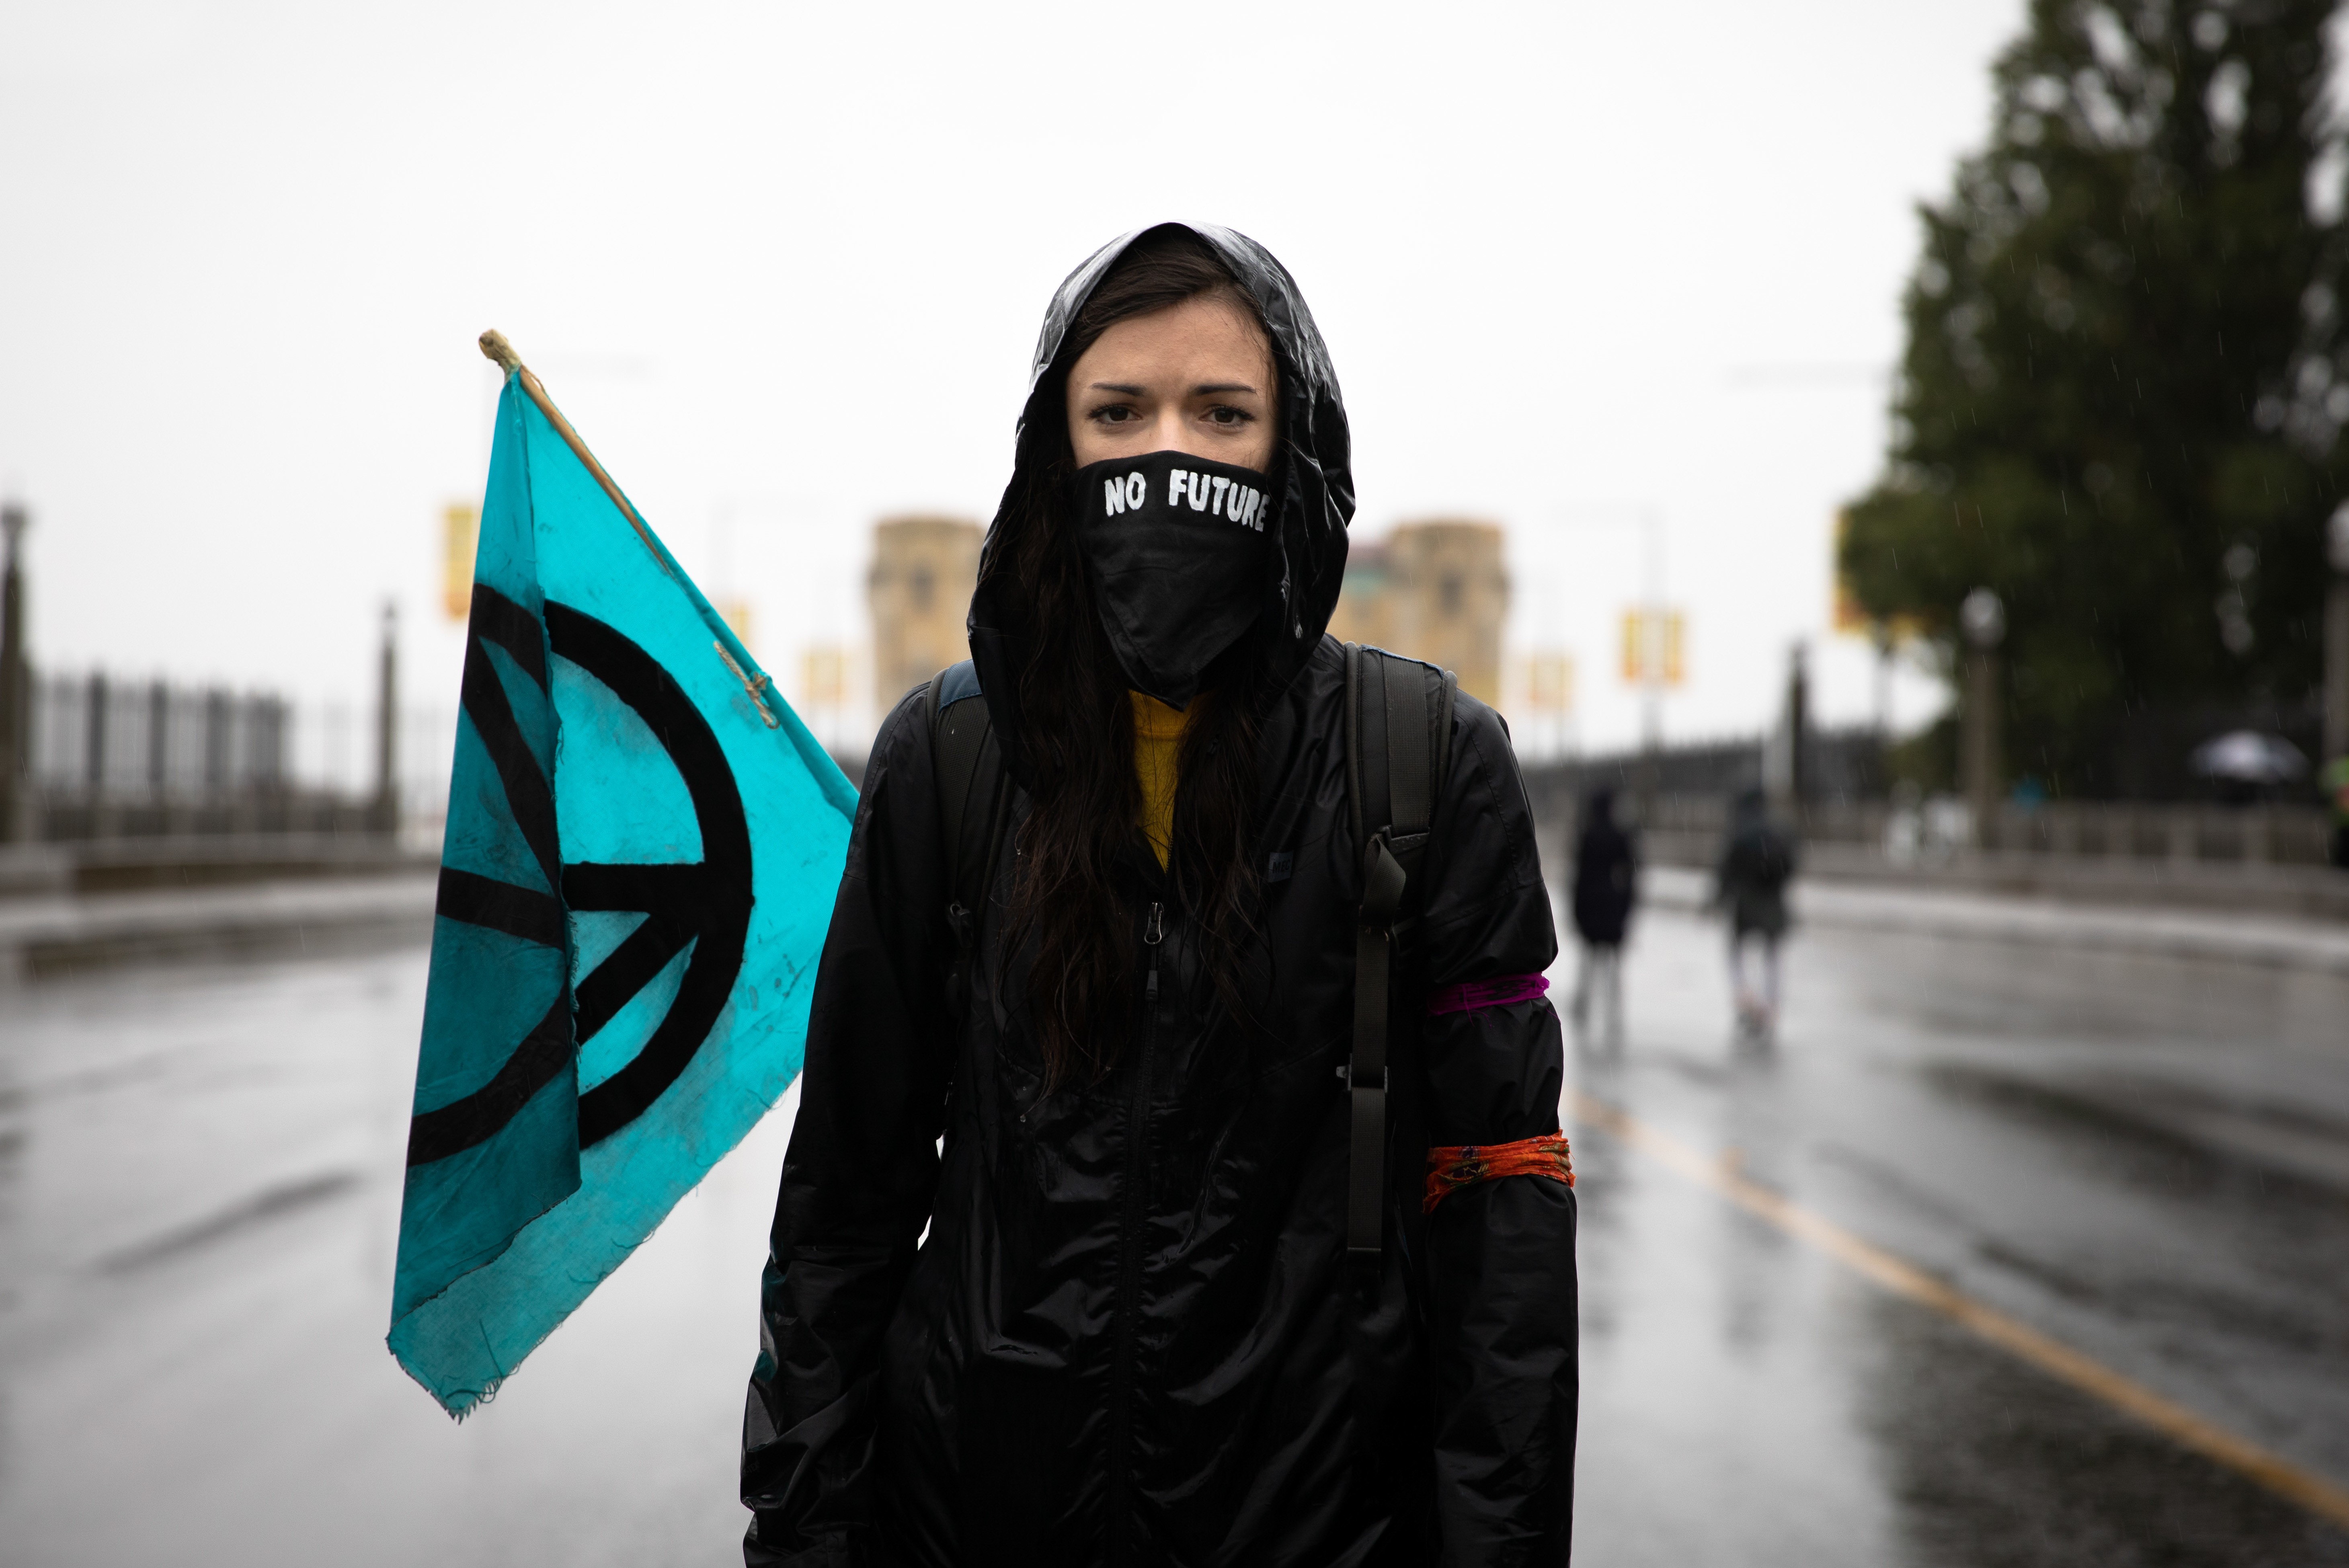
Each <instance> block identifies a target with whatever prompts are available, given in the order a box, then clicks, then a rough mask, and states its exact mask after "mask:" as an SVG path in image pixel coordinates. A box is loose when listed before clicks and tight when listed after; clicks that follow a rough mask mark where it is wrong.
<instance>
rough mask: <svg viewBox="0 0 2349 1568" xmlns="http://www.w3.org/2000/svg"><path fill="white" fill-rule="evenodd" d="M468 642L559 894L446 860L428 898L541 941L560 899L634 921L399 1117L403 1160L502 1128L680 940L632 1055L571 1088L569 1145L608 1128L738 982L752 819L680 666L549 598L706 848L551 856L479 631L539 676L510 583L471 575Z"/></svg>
mask: <svg viewBox="0 0 2349 1568" xmlns="http://www.w3.org/2000/svg"><path fill="white" fill-rule="evenodd" d="M546 640H547V642H548V643H549V644H551V645H552V646H553V648H554V651H555V652H556V653H558V654H560V655H562V656H563V657H564V658H565V659H570V660H571V661H572V662H573V663H574V664H576V665H578V666H579V667H580V668H581V669H582V670H585V671H586V672H587V673H588V674H590V675H592V676H594V677H595V679H596V680H600V681H602V682H603V683H604V684H605V686H606V687H607V688H609V689H610V691H612V693H613V695H615V696H616V697H617V698H619V700H620V701H623V702H625V703H626V704H627V705H628V707H629V708H631V709H633V710H634V711H635V712H636V716H637V717H638V718H639V719H641V720H643V721H644V723H645V727H646V728H647V729H648V730H649V731H651V732H652V733H653V736H654V738H655V739H656V740H657V741H658V742H660V744H661V746H662V748H663V750H664V751H666V752H667V754H668V758H669V761H670V763H672V764H674V765H675V767H676V768H677V772H678V777H679V778H680V779H682V780H683V781H684V783H685V788H686V793H687V794H688V796H689V797H690V798H691V800H692V802H693V812H694V817H695V820H696V822H697V823H698V826H699V828H700V832H701V858H700V859H699V860H698V861H694V862H689V863H678V862H637V863H629V864H608V863H603V862H595V861H582V862H574V863H572V864H569V865H564V864H563V863H562V859H561V851H560V848H559V846H558V845H557V843H556V839H555V830H554V786H553V784H552V782H551V781H550V780H549V779H548V778H547V777H546V775H545V774H544V773H543V771H542V770H541V769H540V768H539V765H538V762H537V759H536V758H535V757H534V756H533V754H532V753H531V750H530V747H529V745H528V744H527V742H525V741H524V740H523V733H522V730H521V727H520V725H518V724H517V723H516V722H515V721H514V717H513V711H512V706H511V705H510V704H509V703H508V702H507V701H506V693H505V688H504V686H503V684H502V682H501V681H500V680H499V679H498V674H497V670H496V669H495V668H494V667H493V666H492V664H491V662H490V659H489V651H488V647H487V644H489V643H495V644H496V645H497V646H498V647H499V648H501V649H504V650H505V652H506V653H507V654H508V655H510V656H511V657H512V659H513V660H514V662H515V663H516V664H517V665H519V666H520V667H521V668H522V669H523V670H524V671H525V672H526V673H527V674H528V675H529V676H530V677H531V679H532V680H534V681H535V682H537V684H538V686H539V688H540V690H542V691H544V690H546V687H547V672H546V667H545V660H544V659H543V656H542V654H541V651H540V646H541V645H540V642H539V635H538V623H537V621H536V619H535V618H533V616H532V615H531V613H530V612H529V611H528V610H526V609H524V608H523V607H521V606H520V605H518V604H515V603H514V602H513V601H512V599H509V598H507V597H504V596H503V595H502V594H499V593H496V592H495V591H493V590H492V589H489V588H485V587H480V586H479V585H476V586H475V587H474V589H473V613H472V624H471V637H470V639H468V642H467V646H466V650H465V677H464V707H465V714H466V717H468V718H470V719H471V721H472V722H473V729H474V732H475V733H477V734H478V735H480V737H481V742H482V745H483V746H484V748H485V749H486V750H487V751H488V753H489V754H490V760H491V762H492V764H493V765H495V767H496V768H497V771H498V777H499V780H500V782H501V783H502V784H503V785H504V789H505V796H506V802H507V804H508V805H509V806H510V807H511V808H512V813H513V818H514V823H515V825H516V826H518V827H519V828H520V829H521V830H522V835H523V840H524V841H525V842H526V843H527V844H528V846H529V848H530V851H531V854H532V856H533V857H534V858H535V859H536V860H537V861H538V864H539V868H540V870H541V871H542V872H543V874H544V875H545V877H546V878H547V882H548V885H549V886H560V887H561V888H562V889H563V902H562V903H561V904H558V903H556V901H555V900H554V899H553V898H549V897H547V896H546V895H545V894H544V893H542V892H539V891H538V890H536V889H535V888H523V887H517V886H515V885H514V884H512V883H510V882H501V881H499V880H497V879H495V878H493V877H481V876H478V875H475V874H473V873H471V872H467V871H460V870H456V869H454V868H452V867H445V866H444V867H441V870H440V900H439V904H438V906H437V909H438V912H439V913H440V914H441V915H443V916H445V917H447V918H449V919H454V920H461V921H463V922H465V923H467V924H469V925H476V926H483V927H487V928H489V929H492V930H499V931H503V932H505V933H506V934H507V935H509V936H513V937H519V938H521V939H522V940H525V941H533V942H540V943H543V944H545V945H547V946H550V947H552V946H560V945H561V943H562V941H563V935H564V933H563V910H564V906H566V905H567V906H568V907H569V908H571V909H598V910H606V909H608V910H621V911H629V912H639V911H640V912H642V913H643V915H644V917H645V919H644V921H643V923H642V924H640V925H638V926H637V927H636V929H635V930H634V931H632V932H630V933H629V935H628V937H627V939H626V940H624V941H622V942H621V943H620V945H619V946H618V947H616V948H615V949H613V950H612V951H611V952H610V953H609V954H607V955H606V956H605V959H604V961H602V962H601V963H599V964H597V965H596V966H595V969H594V970H592V971H589V972H588V974H587V975H586V976H585V978H584V979H582V980H581V981H580V982H579V989H578V995H577V997H576V1005H575V1007H574V998H573V996H572V995H571V993H570V991H569V989H568V988H567V987H566V988H565V989H564V992H563V994H561V995H559V996H558V997H556V998H555V1001H554V1006H553V1007H551V1008H550V1009H548V1011H547V1014H546V1016H545V1017H544V1018H543V1019H541V1020H540V1021H539V1023H537V1025H536V1026H535V1027H533V1029H532V1030H531V1031H530V1032H529V1033H527V1034H525V1035H524V1036H523V1039H522V1040H521V1041H520V1042H519V1043H518V1044H516V1046H515V1048H514V1050H513V1053H512V1054H511V1055H510V1056H508V1057H507V1059H506V1061H505V1064H503V1065H502V1066H501V1067H500V1068H499V1069H498V1071H497V1074H496V1075H494V1076H493V1077H492V1078H491V1080H490V1081H489V1082H488V1083H487V1084H485V1085H482V1086H481V1088H480V1089H478V1090H476V1091H474V1092H473V1093H472V1094H471V1095H468V1096H464V1097H463V1098H461V1099H459V1100H456V1101H453V1102H452V1103H450V1104H449V1105H446V1106H440V1108H438V1109H436V1110H431V1111H427V1112H424V1113H422V1114H421V1115H419V1116H417V1117H416V1118H415V1119H414V1121H413V1122H411V1123H410V1124H409V1142H408V1163H409V1165H411V1166H417V1165H426V1164H429V1163H430V1162H431V1161H433V1160H436V1159H446V1158H448V1157H449V1156H450V1155H452V1154H458V1153H461V1152H462V1151H464V1150H465V1149H468V1148H471V1147H475V1146H476V1145H478V1144H481V1143H484V1142H486V1141H488V1140H489V1139H490V1138H492V1137H495V1136H497V1134H498V1133H499V1131H500V1130H502V1128H503V1127H505V1125H506V1124H507V1123H508V1122H510V1121H512V1119H513V1117H514V1116H515V1115H516V1114H517V1113H518V1112H520V1111H521V1109H522V1108H523V1106H524V1105H526V1104H528V1103H529V1101H530V1097H531V1096H533V1094H535V1093H536V1092H537V1091H538V1090H539V1089H540V1088H542V1087H543V1086H544V1085H545V1084H546V1082H547V1080H548V1079H550V1078H552V1077H554V1075H555V1074H556V1073H557V1072H559V1071H561V1070H562V1068H563V1066H564V1064H565V1063H566V1062H568V1061H570V1060H571V1056H572V1053H573V1052H574V1050H575V1049H576V1048H577V1046H579V1045H585V1044H586V1043H587V1042H588V1041H589V1040H590V1039H592V1038H594V1037H595V1033H596V1032H597V1031H599V1030H601V1029H602V1028H603V1027H604V1025H605V1024H606V1023H610V1022H611V1020H612V1018H613V1016H614V1015H615V1014H616V1013H617V1012H619V1011H620V1009H621V1008H623V1007H625V1006H626V1005H627V1003H628V1002H629V1001H630V1000H632V999H633V998H634V997H635V996H636V993H637V992H640V991H642V990H643V989H644V988H645V986H647V984H649V983H650V982H651V981H652V980H653V979H654V977H656V976H657V975H658V974H659V973H660V972H661V971H663V970H664V969H666V968H667V966H668V964H669V963H670V961H672V960H674V959H675V958H676V957H677V955H678V953H679V952H682V951H683V950H685V948H686V947H687V945H688V943H690V944H692V947H693V954H692V956H691V957H690V958H688V960H687V961H686V966H685V972H684V974H683V975H682V976H680V977H679V978H678V988H677V995H676V996H675V997H674V998H672V999H671V1000H670V1002H669V1005H668V1011H667V1013H665V1014H664V1015H663V1016H662V1018H661V1020H660V1022H659V1023H658V1024H657V1025H656V1026H655V1028H654V1029H653V1032H652V1033H651V1035H650V1036H649V1037H648V1038H647V1040H646V1041H645V1044H644V1045H643V1046H642V1047H641V1048H640V1049H639V1050H638V1051H637V1053H636V1055H635V1056H634V1057H633V1058H631V1059H630V1060H629V1062H628V1063H627V1064H626V1065H625V1066H623V1067H621V1068H620V1069H618V1070H617V1071H616V1072H615V1073H613V1074H612V1075H611V1076H609V1077H607V1078H605V1080H604V1081H603V1082H602V1083H600V1084H598V1085H595V1087H594V1088H592V1089H590V1090H588V1091H587V1092H586V1093H585V1094H584V1095H582V1096H580V1097H579V1145H580V1147H582V1148H585V1147H590V1146H591V1145H593V1144H595V1143H597V1142H599V1141H601V1140H602V1139H604V1138H606V1137H610V1136H611V1135H612V1134H614V1133H616V1132H617V1131H619V1130H620V1129H621V1128H622V1127H626V1126H627V1125H628V1123H630V1122H632V1121H634V1120H635V1119H636V1117H637V1116H640V1115H642V1114H643V1112H644V1111H645V1109H646V1108H647V1106H651V1105H652V1103H653V1102H654V1101H655V1100H657V1099H658V1098H659V1097H660V1096H661V1093H662V1091H664V1090H666V1089H667V1087H668V1086H669V1085H671V1084H673V1083H675V1082H676V1081H677V1079H678V1075H680V1074H681V1073H683V1072H684V1071H685V1069H686V1065H687V1064H688V1063H690V1062H691V1061H692V1060H693V1057H694V1054H695V1053H697V1052H698V1051H699V1050H700V1049H701V1046H702V1044H703V1042H705V1041H706V1040H707V1039H708V1038H709V1031H710V1028H711V1026H712V1025H713V1024H715V1023H717V1022H718V1017H719V1013H720V1012H723V1011H724V1010H725V1007H726V1001H727V998H728V997H729V996H730V995H731V994H732V993H733V990H734V981H735V977H736V976H737V975H738V974H740V971H741V968H742V948H743V941H744V939H745V937H746V935H747V934H748V932H749V930H750V826H749V824H748V823H747V822H746V821H745V820H744V817H743V814H742V797H741V793H740V790H739V789H738V788H737V786H736V784H735V783H734V770H733V769H732V768H730V767H729V766H728V765H727V763H726V753H725V751H724V750H723V748H721V747H720V746H719V743H718V737H717V735H716V734H715V733H713V732H711V730H710V728H709V722H708V721H706V720H705V719H703V718H702V716H701V714H700V712H699V711H698V710H697V709H695V707H694V705H693V702H692V701H691V700H690V699H689V698H688V697H687V696H686V694H685V692H684V691H683V689H682V688H680V687H679V686H678V683H677V681H676V680H675V678H674V677H672V676H671V675H670V674H669V672H668V671H667V670H664V669H663V668H661V665H660V662H659V660H657V659H654V658H653V657H652V656H651V655H650V654H648V653H647V652H646V651H645V650H644V649H642V648H640V647H638V646H637V645H636V643H634V642H632V641H630V640H629V639H627V638H626V637H625V636H623V635H621V633H620V632H618V631H617V630H616V629H614V628H612V627H610V626H607V625H605V623H604V622H602V621H600V620H597V619H595V618H594V617H593V616H589V615H585V614H583V613H581V612H580V611H578V610H575V609H573V608H571V607H569V606H567V605H559V604H554V603H549V604H548V605H547V607H546Z"/></svg>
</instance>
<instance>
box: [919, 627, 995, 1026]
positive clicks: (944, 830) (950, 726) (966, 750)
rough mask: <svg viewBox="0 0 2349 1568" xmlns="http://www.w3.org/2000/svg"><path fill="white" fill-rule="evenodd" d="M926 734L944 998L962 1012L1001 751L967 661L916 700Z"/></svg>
mask: <svg viewBox="0 0 2349 1568" xmlns="http://www.w3.org/2000/svg"><path fill="white" fill-rule="evenodd" d="M922 711H923V716H924V717H925V718H926V720H927V721H928V723H929V729H930V766H931V770H932V774H933V777H934V779H935V781H936V794H937V797H938V842H939V846H940V849H941V850H942V852H943V858H944V860H945V862H946V867H947V910H946V914H947V925H949V926H951V927H952V928H953V929H954V935H955V962H954V968H953V970H952V971H950V972H949V974H948V976H947V999H948V1001H949V1002H951V1003H952V1004H953V1006H954V1008H955V1011H957V1012H960V1011H961V1010H962V1005H963V1002H964V999H965V992H967V990H968V981H969V971H970V961H971V954H972V951H973V950H974V949H975V948H976V946H977V943H978V911H979V910H980V909H983V908H984V907H985V905H986V902H987V881H988V875H989V874H990V873H991V872H992V871H993V870H994V868H995V860H996V857H997V856H998V854H999V853H1000V851H1001V849H1002V845H1003V839H1002V833H1003V808H1004V805H1005V796H1006V794H1007V793H1008V792H1007V791H1006V790H1005V789H1004V787H1003V782H1004V769H1003V753H1002V750H1001V748H1000V747H999V746H998V745H997V744H996V742H995V725H994V722H993V720H992V719H991V718H990V717H989V715H988V711H987V703H986V702H985V701H983V700H982V698H981V695H980V692H979V689H978V670H977V669H976V668H975V667H974V666H973V665H972V664H971V662H970V661H969V660H968V659H965V660H964V661H963V662H962V663H960V664H957V665H951V666H949V667H948V668H947V669H945V670H940V671H939V672H938V673H937V676H936V679H934V680H931V682H930V684H929V690H928V691H926V692H925V693H924V695H923V699H922Z"/></svg>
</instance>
